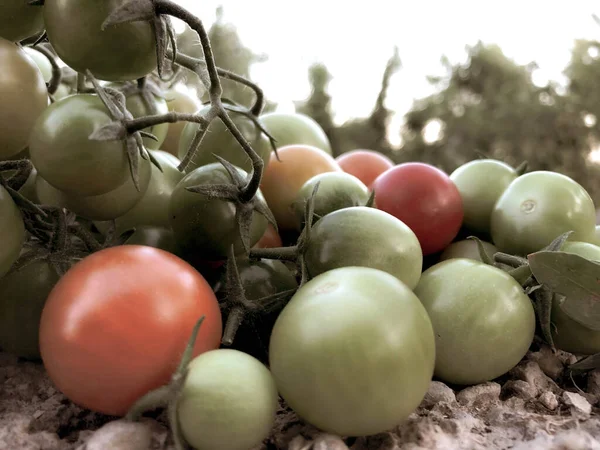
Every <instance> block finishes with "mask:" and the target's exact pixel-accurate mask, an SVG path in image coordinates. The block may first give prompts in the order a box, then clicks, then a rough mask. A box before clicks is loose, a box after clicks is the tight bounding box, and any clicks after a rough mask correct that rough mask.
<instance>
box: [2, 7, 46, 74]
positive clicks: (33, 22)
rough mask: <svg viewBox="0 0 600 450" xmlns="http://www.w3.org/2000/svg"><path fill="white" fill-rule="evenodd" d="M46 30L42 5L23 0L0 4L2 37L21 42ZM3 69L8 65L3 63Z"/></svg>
mask: <svg viewBox="0 0 600 450" xmlns="http://www.w3.org/2000/svg"><path fill="white" fill-rule="evenodd" d="M43 30H44V15H43V8H42V7H41V6H32V5H29V4H28V2H26V1H21V0H3V1H2V5H0V38H4V39H7V40H9V41H14V42H19V41H22V40H23V39H26V38H28V37H31V36H33V35H36V34H39V33H41V32H42V31H43ZM2 67H3V69H5V68H6V66H4V65H2Z"/></svg>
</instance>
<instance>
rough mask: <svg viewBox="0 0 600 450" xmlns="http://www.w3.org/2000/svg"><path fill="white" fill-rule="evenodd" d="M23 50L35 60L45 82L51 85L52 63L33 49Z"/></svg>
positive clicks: (25, 48) (24, 48) (26, 48)
mask: <svg viewBox="0 0 600 450" xmlns="http://www.w3.org/2000/svg"><path fill="white" fill-rule="evenodd" d="M23 50H24V51H25V53H27V55H28V56H29V57H30V58H31V59H32V60H33V62H34V63H35V65H36V66H37V67H38V69H40V72H41V73H42V77H43V78H44V81H45V82H46V83H49V82H50V80H51V79H52V64H51V63H50V60H49V59H48V58H47V57H46V55H44V54H43V53H41V52H39V51H38V50H36V49H35V48H33V47H23Z"/></svg>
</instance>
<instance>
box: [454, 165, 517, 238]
mask: <svg viewBox="0 0 600 450" xmlns="http://www.w3.org/2000/svg"><path fill="white" fill-rule="evenodd" d="M515 178H517V172H516V171H515V169H513V168H512V167H511V166H509V165H508V164H506V163H503V162H502V161H496V160H493V159H478V160H475V161H470V162H468V163H466V164H463V165H462V166H460V167H459V168H458V169H456V170H455V171H454V172H452V174H450V179H451V180H452V181H453V182H454V184H455V185H456V187H457V188H458V191H459V192H460V196H461V198H462V202H463V208H464V211H465V216H464V219H463V224H464V225H465V226H466V227H467V228H468V229H470V230H473V231H479V232H484V233H489V232H490V217H491V215H492V210H493V209H494V205H495V204H496V201H497V200H498V198H500V196H501V195H502V193H503V192H504V191H505V190H506V188H507V187H508V185H509V184H510V183H511V182H512V181H513V180H514V179H515Z"/></svg>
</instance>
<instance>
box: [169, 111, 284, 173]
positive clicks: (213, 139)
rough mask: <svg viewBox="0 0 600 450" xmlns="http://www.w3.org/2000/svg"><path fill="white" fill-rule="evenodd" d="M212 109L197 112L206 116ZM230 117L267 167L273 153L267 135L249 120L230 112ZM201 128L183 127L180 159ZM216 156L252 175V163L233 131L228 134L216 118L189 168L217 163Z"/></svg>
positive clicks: (190, 169)
mask: <svg viewBox="0 0 600 450" xmlns="http://www.w3.org/2000/svg"><path fill="white" fill-rule="evenodd" d="M209 108H210V105H208V106H205V107H204V108H202V109H201V110H200V111H198V114H203V113H205V112H206V111H207V110H208V109H209ZM229 116H230V117H231V119H232V120H233V123H234V124H235V125H236V127H237V129H238V130H239V131H240V132H241V133H242V134H243V135H244V137H245V138H246V140H247V141H248V143H249V144H250V145H251V146H252V148H253V149H254V151H255V152H256V153H257V154H258V156H260V157H261V158H262V159H263V161H264V163H265V166H266V165H267V164H268V163H269V155H270V154H271V152H272V150H271V143H270V142H269V139H268V138H267V136H266V135H265V134H264V133H263V132H262V131H260V129H259V128H258V127H257V126H256V125H255V124H254V123H253V122H252V121H251V120H250V119H248V118H247V117H245V116H242V115H241V114H236V113H230V115H229ZM198 127H199V125H198V124H196V123H193V122H189V123H188V124H186V125H185V127H184V128H183V131H182V132H181V137H180V139H179V158H180V159H181V160H183V159H184V158H185V155H186V154H187V152H188V150H189V148H190V145H191V144H192V140H193V139H194V135H195V134H196V130H197V129H198ZM213 153H214V154H216V155H218V156H220V157H221V158H225V159H226V160H227V161H229V162H230V163H231V164H233V165H234V166H237V167H240V168H241V169H243V170H245V171H246V172H250V170H251V169H252V161H251V160H250V158H249V157H248V155H246V152H245V151H244V149H243V148H242V146H241V145H240V143H239V142H238V141H237V140H236V139H235V138H234V137H233V134H231V131H229V129H228V128H227V127H226V126H225V124H224V123H223V122H222V121H221V119H219V118H216V119H214V120H213V121H212V122H211V123H210V125H209V126H208V130H207V131H206V134H205V135H204V139H202V143H201V144H200V146H199V147H198V151H197V152H196V156H195V157H194V159H193V160H192V165H191V166H190V167H189V168H188V172H191V171H192V170H194V169H195V168H197V167H202V166H205V165H207V164H212V163H214V162H216V161H217V159H216V158H215V157H214V156H213Z"/></svg>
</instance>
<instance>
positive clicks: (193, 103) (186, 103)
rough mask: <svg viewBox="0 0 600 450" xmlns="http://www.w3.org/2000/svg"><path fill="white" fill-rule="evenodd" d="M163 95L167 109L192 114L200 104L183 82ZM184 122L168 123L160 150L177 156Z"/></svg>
mask: <svg viewBox="0 0 600 450" xmlns="http://www.w3.org/2000/svg"><path fill="white" fill-rule="evenodd" d="M164 95H165V100H166V101H167V107H168V108H169V111H176V112H179V113H187V114H193V113H195V112H196V111H198V110H199V109H200V108H201V106H202V105H201V103H200V100H198V98H197V97H196V96H194V95H193V94H192V93H191V91H190V90H189V89H188V88H186V87H185V85H184V84H180V85H178V86H176V87H174V88H172V89H169V90H168V91H167V92H165V94H164ZM186 124H187V122H175V123H171V124H169V128H168V129H167V135H166V136H165V140H164V142H163V144H162V146H161V148H162V150H164V151H166V152H169V153H171V154H172V155H175V156H179V139H180V137H181V133H182V132H183V129H184V127H185V125H186ZM188 145H189V144H188ZM211 162H213V161H211Z"/></svg>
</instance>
